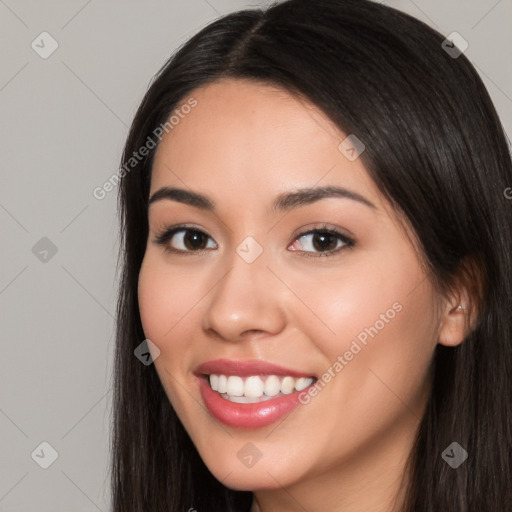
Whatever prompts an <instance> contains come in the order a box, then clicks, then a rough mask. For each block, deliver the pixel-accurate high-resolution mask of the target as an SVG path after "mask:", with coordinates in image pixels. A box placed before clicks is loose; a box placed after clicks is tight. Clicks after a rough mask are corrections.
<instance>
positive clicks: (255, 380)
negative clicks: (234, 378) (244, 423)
mask: <svg viewBox="0 0 512 512" xmlns="http://www.w3.org/2000/svg"><path fill="white" fill-rule="evenodd" d="M230 378H231V377H230ZM244 395H245V396H247V397H250V398H259V397H260V396H261V395H263V381H262V380H261V379H260V378H259V377H248V378H247V380H246V381H245V385H244Z"/></svg>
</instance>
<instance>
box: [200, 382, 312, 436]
mask: <svg viewBox="0 0 512 512" xmlns="http://www.w3.org/2000/svg"><path fill="white" fill-rule="evenodd" d="M197 379H198V380H199V388H200V391H201V397H202V398H203V401H204V403H205V405H206V407H207V408H208V410H209V411H210V413H211V414H212V415H213V416H214V417H215V418H216V419H217V420H218V421H220V422H221V423H224V424H225V425H228V426H230V427H238V428H259V427H265V426H267V425H270V424H272V423H274V422H276V421H278V420H279V419H281V418H282V417H284V416H287V415H288V414H290V413H291V412H292V411H293V409H295V408H296V407H297V406H298V405H300V401H299V393H304V392H307V390H308V389H309V388H306V389H304V390H302V391H295V392H294V393H291V394H289V395H285V396H280V397H277V398H272V399H271V400H266V401H264V402H258V403H254V404H238V403H235V402H230V401H229V400H226V399H224V398H222V397H221V396H220V395H219V393H217V392H216V391H214V390H213V389H212V388H211V387H210V384H209V383H208V380H207V379H208V377H205V376H201V377H197ZM313 385H314V382H313V384H311V386H313Z"/></svg>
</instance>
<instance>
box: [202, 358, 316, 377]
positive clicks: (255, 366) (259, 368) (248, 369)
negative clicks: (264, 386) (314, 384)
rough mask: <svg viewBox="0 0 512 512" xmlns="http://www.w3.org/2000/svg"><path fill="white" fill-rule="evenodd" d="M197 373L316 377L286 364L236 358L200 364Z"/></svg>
mask: <svg viewBox="0 0 512 512" xmlns="http://www.w3.org/2000/svg"><path fill="white" fill-rule="evenodd" d="M194 373H195V374H196V375H200V374H202V375H211V374H215V375H239V376H240V377H248V376H249V375H282V376H286V375H290V376H291V377H295V378H299V377H316V376H315V375H312V374H310V373H303V372H299V371H296V370H292V369H290V368H285V367H284V366H279V365H277V364H273V363H267V362H266V361H261V360H249V361H236V360H234V359H215V360H214V361H207V362H205V363H202V364H200V365H199V366H198V367H197V368H196V370H195V372H194Z"/></svg>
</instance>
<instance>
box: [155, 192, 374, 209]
mask: <svg viewBox="0 0 512 512" xmlns="http://www.w3.org/2000/svg"><path fill="white" fill-rule="evenodd" d="M332 197H338V198H342V199H350V200H352V201H357V202H359V203H361V204H364V205H366V206H368V207H369V208H372V209H374V210H377V207H376V206H375V205H374V204H373V203H372V202H371V201H369V200H368V199H366V198H365V197H363V196H362V195H361V194H358V193H357V192H354V191H352V190H348V189H346V188H343V187H332V186H328V187H312V188H302V189H299V190H296V191H294V192H286V193H283V194H280V195H279V196H277V198H276V200H275V201H274V202H273V204H272V211H273V212H274V213H279V212H284V211H287V210H291V209H293V208H300V207H302V206H306V205H308V204H312V203H315V202H317V201H320V200H321V199H327V198H332ZM162 199H168V200H171V201H177V202H179V203H184V204H188V205H189V206H193V207H195V208H199V209H200V210H206V211H211V212H214V211H215V209H216V206H215V202H214V201H213V200H212V199H211V198H209V197H208V196H206V195H204V194H200V193H198V192H192V191H190V190H185V189H181V188H172V187H162V188H160V189H158V190H157V191H156V192H155V193H154V194H153V195H152V196H151V198H150V199H149V203H148V206H149V205H151V204H152V203H154V202H156V201H160V200H162Z"/></svg>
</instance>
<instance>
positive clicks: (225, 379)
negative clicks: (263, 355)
mask: <svg viewBox="0 0 512 512" xmlns="http://www.w3.org/2000/svg"><path fill="white" fill-rule="evenodd" d="M203 377H204V378H205V379H206V381H207V382H208V384H209V386H210V388H211V389H212V390H213V391H216V392H217V393H218V394H219V395H220V396H221V397H222V398H224V399H225V400H229V401H230V402H235V403H240V404H252V403H258V402H264V401H266V400H272V399H273V398H278V397H281V396H285V395H290V394H292V393H296V392H298V391H302V390H303V389H306V388H307V387H309V386H310V385H311V384H313V383H314V382H315V381H316V380H317V379H316V377H299V378H295V377H292V376H289V375H284V376H283V375H249V376H243V377H242V376H239V375H222V374H209V375H208V374H203Z"/></svg>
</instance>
